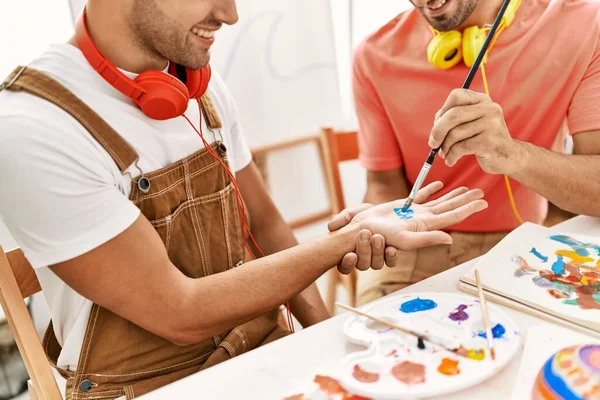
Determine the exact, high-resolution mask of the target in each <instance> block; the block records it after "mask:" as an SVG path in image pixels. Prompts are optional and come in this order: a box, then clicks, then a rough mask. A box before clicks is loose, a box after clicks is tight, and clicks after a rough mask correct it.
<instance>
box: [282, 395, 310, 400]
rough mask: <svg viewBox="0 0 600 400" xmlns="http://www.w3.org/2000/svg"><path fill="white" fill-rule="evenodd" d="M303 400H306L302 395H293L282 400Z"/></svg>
mask: <svg viewBox="0 0 600 400" xmlns="http://www.w3.org/2000/svg"><path fill="white" fill-rule="evenodd" d="M304 399H306V397H304V395H303V394H295V395H293V396H289V397H286V398H284V399H283V400H304Z"/></svg>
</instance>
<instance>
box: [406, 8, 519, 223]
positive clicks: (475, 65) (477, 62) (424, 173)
mask: <svg viewBox="0 0 600 400" xmlns="http://www.w3.org/2000/svg"><path fill="white" fill-rule="evenodd" d="M509 3H510V0H504V2H503V3H502V7H501V8H500V11H499V12H498V15H497V16H496V20H495V21H494V24H493V25H492V28H491V29H490V33H489V34H488V35H487V37H486V39H485V42H484V43H483V46H482V47H481V50H480V51H479V54H478V55H477V58H476V59H475V62H474V63H473V65H472V66H471V69H470V70H469V74H468V75H467V79H465V82H464V83H463V85H462V88H463V89H468V88H469V87H470V86H471V82H473V78H475V74H476V73H477V70H478V69H479V65H480V64H481V62H482V61H483V58H484V56H485V53H486V52H487V49H488V47H489V46H490V42H491V41H492V39H493V38H494V35H496V31H497V30H498V26H499V25H500V22H501V21H502V18H503V17H504V13H505V12H506V8H507V7H508V4H509ZM441 148H442V146H441V145H440V146H439V147H437V148H435V149H432V150H431V151H430V152H429V156H427V160H426V161H425V164H423V167H422V168H421V172H419V175H418V176H417V179H416V180H415V184H414V186H413V188H412V190H411V191H410V194H409V195H408V199H406V203H404V206H403V207H402V211H403V212H405V211H406V210H408V209H409V208H410V206H411V205H412V203H413V201H414V198H415V196H416V195H417V192H418V191H419V190H421V186H423V183H424V182H425V179H426V178H427V174H429V170H431V167H432V166H433V161H434V160H435V156H436V155H437V153H438V151H440V149H441Z"/></svg>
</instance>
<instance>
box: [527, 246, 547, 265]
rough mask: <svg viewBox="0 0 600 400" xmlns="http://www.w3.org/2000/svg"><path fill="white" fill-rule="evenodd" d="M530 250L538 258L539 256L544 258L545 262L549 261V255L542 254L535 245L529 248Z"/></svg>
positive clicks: (541, 258)
mask: <svg viewBox="0 0 600 400" xmlns="http://www.w3.org/2000/svg"><path fill="white" fill-rule="evenodd" d="M529 252H530V253H531V254H533V255H534V256H536V257H537V258H539V259H540V260H542V261H543V262H548V257H546V256H544V255H542V254H541V253H540V252H539V251H537V250H536V249H535V247H532V248H531V250H529Z"/></svg>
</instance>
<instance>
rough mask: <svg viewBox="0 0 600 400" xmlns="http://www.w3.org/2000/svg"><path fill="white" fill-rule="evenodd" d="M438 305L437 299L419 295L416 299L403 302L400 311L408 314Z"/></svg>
mask: <svg viewBox="0 0 600 400" xmlns="http://www.w3.org/2000/svg"><path fill="white" fill-rule="evenodd" d="M436 307H437V303H436V302H435V301H433V300H429V299H421V298H419V297H417V298H416V299H413V300H409V301H407V302H405V303H402V305H401V306H400V311H402V312H403V313H406V314H412V313H416V312H420V311H428V310H433V309H434V308H436Z"/></svg>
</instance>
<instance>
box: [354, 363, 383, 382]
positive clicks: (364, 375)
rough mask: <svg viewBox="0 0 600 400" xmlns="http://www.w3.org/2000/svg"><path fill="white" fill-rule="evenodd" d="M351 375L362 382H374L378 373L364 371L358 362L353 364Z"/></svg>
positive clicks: (377, 377)
mask: <svg viewBox="0 0 600 400" xmlns="http://www.w3.org/2000/svg"><path fill="white" fill-rule="evenodd" d="M352 376H353V377H354V379H356V380H357V381H359V382H363V383H375V382H377V381H378V380H379V374H375V373H372V372H368V371H365V370H364V369H362V368H361V367H360V366H359V365H358V364H356V365H355V366H354V371H353V372H352Z"/></svg>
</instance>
